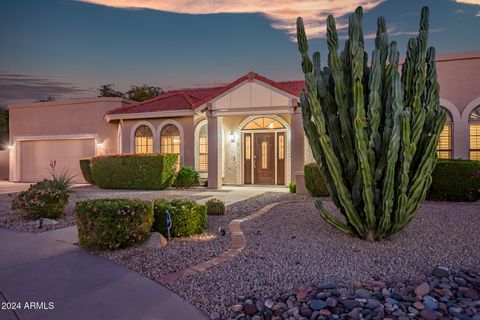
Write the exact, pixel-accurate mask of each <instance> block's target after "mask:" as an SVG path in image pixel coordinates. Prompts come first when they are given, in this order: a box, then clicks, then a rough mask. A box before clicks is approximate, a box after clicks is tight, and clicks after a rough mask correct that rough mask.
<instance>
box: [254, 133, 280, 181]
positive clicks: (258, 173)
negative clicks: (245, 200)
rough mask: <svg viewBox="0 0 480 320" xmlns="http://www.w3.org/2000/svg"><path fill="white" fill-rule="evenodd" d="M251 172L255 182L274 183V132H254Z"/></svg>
mask: <svg viewBox="0 0 480 320" xmlns="http://www.w3.org/2000/svg"><path fill="white" fill-rule="evenodd" d="M253 136H254V144H253V145H254V162H253V174H254V183H255V184H269V185H272V184H275V133H255V134H254V135H253Z"/></svg>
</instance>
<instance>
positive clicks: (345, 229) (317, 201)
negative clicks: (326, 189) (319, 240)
mask: <svg viewBox="0 0 480 320" xmlns="http://www.w3.org/2000/svg"><path fill="white" fill-rule="evenodd" d="M315 207H316V208H317V209H318V211H319V212H320V215H321V216H322V218H323V219H324V220H325V221H326V222H328V223H329V224H331V225H332V226H334V227H335V228H337V229H339V230H340V231H342V232H344V233H346V234H353V233H354V232H353V230H352V228H350V226H348V225H347V224H345V223H343V222H341V221H340V220H338V219H336V218H334V217H333V216H332V214H331V213H330V212H328V211H327V210H325V208H324V207H323V203H322V200H321V199H319V198H316V199H315Z"/></svg>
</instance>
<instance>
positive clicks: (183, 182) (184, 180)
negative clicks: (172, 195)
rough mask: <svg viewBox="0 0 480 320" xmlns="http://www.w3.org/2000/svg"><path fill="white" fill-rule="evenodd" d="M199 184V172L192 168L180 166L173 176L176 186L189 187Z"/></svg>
mask: <svg viewBox="0 0 480 320" xmlns="http://www.w3.org/2000/svg"><path fill="white" fill-rule="evenodd" d="M199 184H200V174H199V173H198V171H196V170H195V169H193V168H190V167H182V168H181V169H180V170H179V171H178V172H177V176H176V177H175V183H174V186H175V187H176V188H191V187H196V186H198V185H199Z"/></svg>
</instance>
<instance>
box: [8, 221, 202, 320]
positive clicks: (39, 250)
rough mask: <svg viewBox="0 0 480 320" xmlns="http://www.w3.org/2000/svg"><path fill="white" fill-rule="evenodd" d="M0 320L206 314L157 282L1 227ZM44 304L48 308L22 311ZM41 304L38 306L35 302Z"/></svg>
mask: <svg viewBox="0 0 480 320" xmlns="http://www.w3.org/2000/svg"><path fill="white" fill-rule="evenodd" d="M0 292H1V294H0V301H10V302H20V303H21V305H22V307H21V309H20V310H16V311H15V312H14V311H6V310H0V319H2V320H11V319H12V320H15V319H16V320H18V319H49V320H55V319H59V320H64V319H69V320H75V319H79V320H80V319H81V320H84V319H115V320H123V319H125V320H131V319H136V320H141V319H144V320H153V319H160V320H168V319H172V320H173V319H175V320H182V319H185V320H186V319H189V320H190V319H199V320H201V319H207V316H206V315H205V314H204V313H202V312H201V311H199V310H197V309H196V308H195V307H193V306H192V305H190V304H189V303H187V302H186V301H185V300H183V299H182V298H180V297H179V296H177V295H175V294H174V293H172V292H170V291H169V290H167V289H166V288H164V287H163V286H161V285H159V284H158V283H156V282H154V281H152V280H150V279H148V278H145V277H143V276H141V275H140V274H138V273H136V272H134V271H131V270H130V269H127V268H125V267H122V266H120V265H118V264H116V263H113V262H110V261H108V260H106V259H103V258H101V257H98V256H94V255H92V254H89V253H88V252H85V251H83V250H82V249H80V248H79V247H77V246H75V245H72V244H70V243H68V240H67V242H64V241H58V240H55V239H54V238H52V237H49V236H45V235H43V236H39V235H34V234H30V233H19V232H15V231H10V230H6V229H2V228H0ZM26 302H28V303H30V302H39V303H41V302H44V303H45V304H44V305H45V306H46V307H49V302H53V306H54V309H52V310H26V309H25V303H26ZM39 305H40V304H39Z"/></svg>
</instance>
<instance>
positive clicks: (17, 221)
mask: <svg viewBox="0 0 480 320" xmlns="http://www.w3.org/2000/svg"><path fill="white" fill-rule="evenodd" d="M18 191H20V190H18ZM73 191H74V192H73V193H72V194H71V195H70V199H69V201H68V204H67V207H66V209H65V215H64V216H63V217H61V218H60V219H58V220H57V222H58V223H56V224H50V223H48V222H47V223H44V225H43V226H42V228H38V222H36V221H30V220H27V219H24V218H22V217H21V216H20V215H18V214H13V213H12V211H11V201H12V199H13V198H14V196H15V195H16V194H15V193H10V194H8V193H6V194H0V227H1V228H7V229H13V230H17V231H27V232H35V233H37V232H45V231H50V230H55V229H61V228H66V227H71V226H73V225H75V216H74V213H73V210H74V209H75V203H76V202H78V201H82V200H93V199H101V198H109V199H114V198H139V199H142V200H154V199H157V198H165V199H178V198H182V199H190V200H200V199H202V198H205V197H207V196H206V195H203V196H202V195H199V193H201V192H202V191H205V190H204V189H189V190H176V189H169V190H160V191H138V190H135V191H131V190H105V189H100V188H97V187H94V186H77V187H74V188H73Z"/></svg>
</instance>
